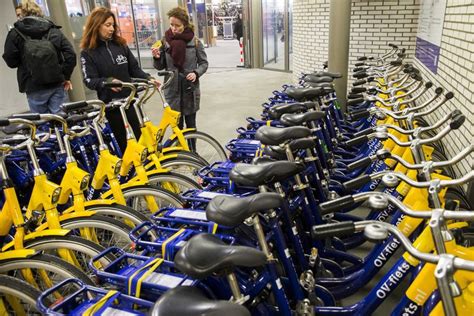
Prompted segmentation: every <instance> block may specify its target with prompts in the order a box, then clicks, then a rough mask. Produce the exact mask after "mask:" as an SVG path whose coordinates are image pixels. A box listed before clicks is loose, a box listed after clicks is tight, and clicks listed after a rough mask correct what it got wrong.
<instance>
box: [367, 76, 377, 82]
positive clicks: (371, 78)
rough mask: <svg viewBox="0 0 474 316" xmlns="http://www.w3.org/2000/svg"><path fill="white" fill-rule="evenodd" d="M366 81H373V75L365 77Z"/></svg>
mask: <svg viewBox="0 0 474 316" xmlns="http://www.w3.org/2000/svg"><path fill="white" fill-rule="evenodd" d="M366 81H367V82H372V81H375V77H367V79H366Z"/></svg>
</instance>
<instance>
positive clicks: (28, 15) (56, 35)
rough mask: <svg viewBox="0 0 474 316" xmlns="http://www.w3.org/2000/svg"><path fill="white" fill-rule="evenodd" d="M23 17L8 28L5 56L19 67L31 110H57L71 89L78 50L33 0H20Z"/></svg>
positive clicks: (19, 82) (20, 85) (11, 65)
mask: <svg viewBox="0 0 474 316" xmlns="http://www.w3.org/2000/svg"><path fill="white" fill-rule="evenodd" d="M21 12H22V14H23V18H21V19H19V20H18V21H17V22H16V23H15V24H14V27H13V28H12V29H11V30H10V31H9V33H8V35H7V38H6V40H5V48H4V53H3V59H4V60H5V62H6V64H7V65H8V67H10V68H18V70H17V80H18V87H19V90H20V92H26V96H27V99H28V105H29V107H30V110H31V112H35V113H57V112H59V111H60V106H61V104H63V103H64V102H65V101H66V92H67V91H68V90H70V89H72V84H71V81H70V78H71V74H72V71H73V70H74V67H75V66H76V53H75V52H74V48H73V47H72V45H71V43H70V42H69V41H68V40H67V38H66V37H65V36H64V34H63V33H62V32H61V31H60V28H61V27H60V26H58V25H56V24H54V23H53V22H51V21H50V20H48V19H45V18H44V17H43V12H42V10H41V8H40V7H39V6H38V5H37V4H36V3H35V2H34V1H32V0H24V1H22V3H21Z"/></svg>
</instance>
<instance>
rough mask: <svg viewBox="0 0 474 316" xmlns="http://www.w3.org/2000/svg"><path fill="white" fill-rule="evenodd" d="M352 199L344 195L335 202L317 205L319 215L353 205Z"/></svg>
mask: <svg viewBox="0 0 474 316" xmlns="http://www.w3.org/2000/svg"><path fill="white" fill-rule="evenodd" d="M354 203H355V202H354V198H353V197H352V195H346V196H343V197H340V198H337V199H335V200H331V201H327V202H324V203H321V204H319V212H320V214H321V215H325V214H329V213H332V212H334V211H337V210H341V209H344V208H346V207H349V206H352V205H354Z"/></svg>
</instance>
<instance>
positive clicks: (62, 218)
mask: <svg viewBox="0 0 474 316" xmlns="http://www.w3.org/2000/svg"><path fill="white" fill-rule="evenodd" d="M95 213H96V212H94V211H86V212H70V213H68V214H64V213H63V214H62V215H60V216H59V222H62V221H65V220H68V219H72V218H79V217H91V216H92V215H94V214H95ZM45 229H48V223H43V224H41V225H40V226H38V227H37V228H36V229H35V231H37V232H40V231H44V230H45Z"/></svg>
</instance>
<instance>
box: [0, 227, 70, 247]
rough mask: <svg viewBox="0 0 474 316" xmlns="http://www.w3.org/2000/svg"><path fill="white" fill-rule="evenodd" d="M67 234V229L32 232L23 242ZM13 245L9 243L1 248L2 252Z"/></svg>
mask: <svg viewBox="0 0 474 316" xmlns="http://www.w3.org/2000/svg"><path fill="white" fill-rule="evenodd" d="M69 232H70V230H67V229H47V230H44V231H38V232H33V233H30V234H28V235H26V236H25V239H24V241H25V242H26V241H28V240H33V239H36V238H41V237H49V236H61V237H64V236H66V235H68V234H69ZM13 245H14V241H12V242H9V243H8V244H6V245H5V246H3V248H2V251H7V250H9V249H10V248H12V247H13Z"/></svg>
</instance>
